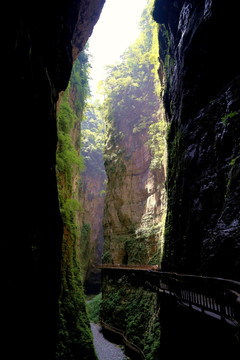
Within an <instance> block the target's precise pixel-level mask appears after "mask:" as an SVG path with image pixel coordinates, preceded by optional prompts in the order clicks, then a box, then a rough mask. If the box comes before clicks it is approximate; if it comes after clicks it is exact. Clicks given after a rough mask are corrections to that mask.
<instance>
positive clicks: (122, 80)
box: [102, 1, 166, 169]
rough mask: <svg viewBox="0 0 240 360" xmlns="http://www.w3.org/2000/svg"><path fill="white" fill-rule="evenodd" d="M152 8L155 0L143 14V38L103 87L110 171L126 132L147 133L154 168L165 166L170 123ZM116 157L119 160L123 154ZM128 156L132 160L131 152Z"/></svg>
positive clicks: (112, 71)
mask: <svg viewBox="0 0 240 360" xmlns="http://www.w3.org/2000/svg"><path fill="white" fill-rule="evenodd" d="M151 8H152V1H151V2H149V4H148V5H147V7H146V8H145V10H144V11H143V14H142V18H141V21H140V29H141V34H140V36H139V38H138V39H137V40H136V41H135V42H134V43H133V44H132V45H131V46H130V47H129V48H128V49H127V50H126V51H125V52H124V54H123V55H122V57H121V62H120V63H118V64H116V65H112V66H109V68H108V76H107V78H106V80H105V81H104V82H103V84H102V91H103V93H104V98H105V100H104V104H103V116H104V119H105V122H106V147H105V155H104V157H105V161H106V165H107V169H108V168H109V167H112V163H113V161H112V160H113V156H114V154H113V151H114V147H115V145H116V143H117V142H118V144H119V143H121V140H122V141H124V137H125V136H126V135H128V134H126V132H128V133H129V132H130V131H131V132H132V134H133V135H134V136H141V133H142V131H143V130H144V131H146V130H147V131H148V133H149V139H148V143H147V144H148V145H149V148H150V150H151V152H152V164H151V167H152V169H153V168H161V166H162V160H163V153H164V149H165V141H164V134H165V132H166V121H165V118H164V113H163V109H162V108H161V106H160V100H159V94H160V82H159V77H158V67H159V62H158V56H159V50H158V37H157V34H158V31H157V25H156V23H155V22H154V21H153V19H152V15H151ZM123 119H125V122H123ZM120 120H121V121H120ZM120 122H121V124H122V125H121V128H120V125H119V124H120ZM123 127H124V129H122V128H123ZM115 148H116V147H115ZM115 156H116V158H117V159H118V160H117V161H119V160H120V159H119V158H120V157H119V153H115ZM125 157H128V158H130V157H131V153H128V154H125Z"/></svg>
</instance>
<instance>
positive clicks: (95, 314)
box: [87, 293, 102, 323]
mask: <svg viewBox="0 0 240 360" xmlns="http://www.w3.org/2000/svg"><path fill="white" fill-rule="evenodd" d="M101 304H102V293H100V294H98V295H97V296H94V298H93V299H91V300H89V301H88V302H87V311H88V315H89V318H90V321H92V322H94V323H98V320H99V313H100V307H101Z"/></svg>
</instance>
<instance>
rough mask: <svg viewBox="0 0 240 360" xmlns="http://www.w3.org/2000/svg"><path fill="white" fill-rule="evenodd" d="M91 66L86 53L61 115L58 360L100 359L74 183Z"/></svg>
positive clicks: (77, 66)
mask: <svg viewBox="0 0 240 360" xmlns="http://www.w3.org/2000/svg"><path fill="white" fill-rule="evenodd" d="M87 75H88V65H87V55H86V53H85V52H82V53H81V54H80V57H79V58H78V59H77V60H76V62H75V65H74V68H73V71H72V75H71V78H70V82H69V85H68V88H67V90H66V91H65V92H64V94H63V96H62V99H61V104H60V108H59V112H58V147H57V155H56V162H57V166H56V170H57V181H58V192H59V204H60V211H61V215H62V220H63V225H64V237H63V243H62V264H61V265H62V266H61V279H62V284H61V296H60V301H59V310H60V313H59V331H58V342H57V351H56V359H61V360H69V359H73V360H74V359H79V358H81V359H85V360H93V359H96V355H95V350H94V347H93V340H92V333H91V329H90V323H89V318H88V315H87V311H86V304H85V297H84V292H83V285H82V279H81V269H80V268H81V266H80V262H79V256H78V246H77V243H78V241H79V237H80V228H79V225H78V223H77V217H79V216H80V214H81V212H82V206H81V204H80V202H79V201H78V193H77V189H76V188H74V180H76V179H77V178H79V174H80V172H81V171H83V170H84V164H83V157H82V156H80V142H81V140H80V124H81V120H82V117H83V111H84V107H85V104H86V97H87V94H88V83H87Z"/></svg>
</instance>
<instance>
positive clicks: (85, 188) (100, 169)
mask: <svg viewBox="0 0 240 360" xmlns="http://www.w3.org/2000/svg"><path fill="white" fill-rule="evenodd" d="M95 105H96V104H95ZM85 117H86V119H85V121H84V122H83V124H82V137H83V140H82V146H81V152H82V156H83V158H84V161H85V166H86V169H85V171H84V172H83V173H82V175H81V182H80V190H79V194H80V201H81V203H82V207H83V213H82V216H81V228H82V230H81V240H80V259H81V263H82V265H83V269H82V270H83V272H82V276H83V279H84V284H85V290H86V293H88V294H97V293H99V291H100V285H101V272H100V270H99V269H98V265H99V264H101V262H102V253H103V224H102V219H103V207H104V198H105V189H106V181H107V175H106V172H105V167H104V163H103V142H104V138H103V137H104V129H103V121H102V119H101V115H100V114H99V112H98V111H97V106H90V105H89V108H88V109H87V111H86V113H85Z"/></svg>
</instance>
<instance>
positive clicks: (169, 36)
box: [154, 0, 240, 279]
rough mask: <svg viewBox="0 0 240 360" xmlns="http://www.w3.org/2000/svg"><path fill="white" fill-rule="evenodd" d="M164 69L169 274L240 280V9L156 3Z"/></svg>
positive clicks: (229, 5)
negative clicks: (167, 123)
mask: <svg viewBox="0 0 240 360" xmlns="http://www.w3.org/2000/svg"><path fill="white" fill-rule="evenodd" d="M154 16H155V19H156V20H157V21H158V22H159V24H162V25H161V26H160V32H159V41H160V57H161V59H162V68H163V69H165V75H166V77H165V79H164V80H163V81H165V83H166V91H165V100H164V103H165V107H166V109H167V113H168V116H169V118H170V120H171V125H170V128H169V132H168V173H167V193H168V211H167V221H166V232H165V255H164V269H165V270H175V271H179V272H190V273H207V274H211V275H218V276H226V277H232V278H237V279H239V273H240V271H239V270H240V253H239V234H240V218H239V214H240V201H239V192H240V187H239V184H240V182H239V175H240V164H239V161H240V157H239V154H240V149H239V143H240V142H239V140H240V139H239V134H240V129H239V114H240V110H239V109H240V97H239V52H238V51H237V47H236V44H237V41H238V40H237V39H238V25H237V24H238V20H237V4H236V3H235V2H234V1H230V2H228V3H225V2H220V1H177V2H176V1H165V0H156V2H155V10H154Z"/></svg>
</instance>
